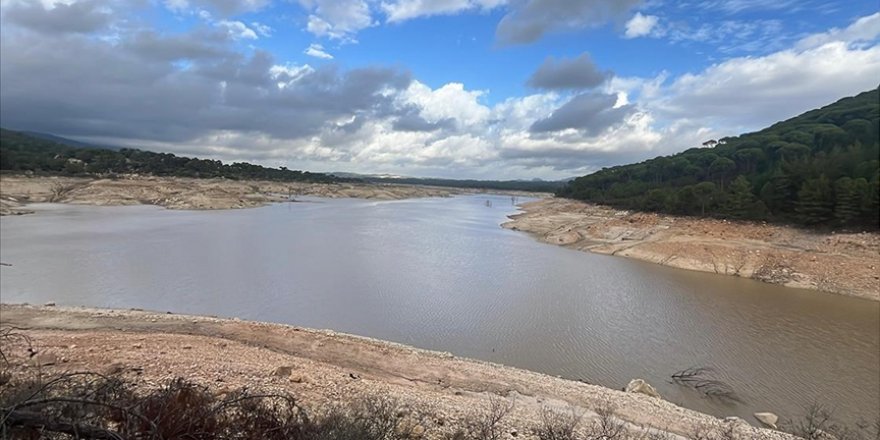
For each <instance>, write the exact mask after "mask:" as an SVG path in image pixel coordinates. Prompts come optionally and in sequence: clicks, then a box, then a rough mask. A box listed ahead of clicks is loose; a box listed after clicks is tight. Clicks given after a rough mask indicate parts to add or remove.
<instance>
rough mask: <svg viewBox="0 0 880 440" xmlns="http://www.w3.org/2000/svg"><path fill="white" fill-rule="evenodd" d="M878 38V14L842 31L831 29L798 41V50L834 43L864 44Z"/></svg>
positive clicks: (879, 14)
mask: <svg viewBox="0 0 880 440" xmlns="http://www.w3.org/2000/svg"><path fill="white" fill-rule="evenodd" d="M878 36H880V12H876V13H874V14H871V15H868V16H866V17H861V18H859V19H857V20H856V21H855V22H853V23H852V24H850V25H849V26H847V27H846V28H844V29H837V28H834V29H831V30H829V31H827V32H822V33H818V34H815V35H810V36H808V37H805V38H803V39H801V40H800V41H798V43H797V46H796V47H797V48H798V49H809V48H811V47H818V46H821V45H823V44H825V43H829V42H834V41H846V42H848V43H851V44H852V43H864V42H870V41H876V40H877V37H878Z"/></svg>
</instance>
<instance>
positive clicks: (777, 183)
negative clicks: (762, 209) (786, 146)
mask: <svg viewBox="0 0 880 440" xmlns="http://www.w3.org/2000/svg"><path fill="white" fill-rule="evenodd" d="M792 199H793V197H792V190H791V180H790V179H789V178H788V176H787V175H786V174H785V172H783V171H782V170H781V169H780V168H777V169H776V171H774V172H773V174H772V175H771V176H770V180H769V181H768V182H767V183H765V184H764V186H762V187H761V200H763V201H764V205H765V206H766V207H767V209H768V210H769V211H770V214H772V215H773V216H774V217H776V218H783V217H785V216H786V215H787V214H790V213H791V212H792V211H793V205H792Z"/></svg>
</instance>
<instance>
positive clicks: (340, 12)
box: [299, 0, 373, 41]
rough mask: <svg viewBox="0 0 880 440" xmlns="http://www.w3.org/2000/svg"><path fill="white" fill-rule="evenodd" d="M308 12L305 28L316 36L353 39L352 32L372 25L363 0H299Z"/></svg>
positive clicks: (367, 7)
mask: <svg viewBox="0 0 880 440" xmlns="http://www.w3.org/2000/svg"><path fill="white" fill-rule="evenodd" d="M299 3H300V5H302V6H303V7H304V8H305V9H306V10H307V11H308V12H309V18H308V23H307V24H306V30H307V31H309V32H311V33H312V34H314V35H315V36H318V37H327V38H332V39H337V40H342V41H354V34H356V33H357V32H358V31H360V30H361V29H365V28H368V27H370V26H372V25H373V18H372V15H371V11H370V5H369V4H368V3H367V2H366V1H365V0H299Z"/></svg>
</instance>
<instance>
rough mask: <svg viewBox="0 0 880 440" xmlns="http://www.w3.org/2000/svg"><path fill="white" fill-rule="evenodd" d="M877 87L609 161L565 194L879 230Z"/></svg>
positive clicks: (686, 211) (648, 207) (628, 205)
mask: <svg viewBox="0 0 880 440" xmlns="http://www.w3.org/2000/svg"><path fill="white" fill-rule="evenodd" d="M878 136H880V94H878V89H874V90H870V91H866V92H864V93H861V94H859V95H857V96H854V97H848V98H843V99H841V100H839V101H837V102H835V103H833V104H831V105H828V106H825V107H823V108H820V109H816V110H811V111H808V112H806V113H804V114H802V115H800V116H797V117H794V118H792V119H789V120H786V121H782V122H779V123H776V124H774V125H772V126H770V127H768V128H766V129H763V130H761V131H758V132H755V133H748V134H743V135H741V136H738V137H728V138H722V139H719V140H718V141H717V142H716V141H714V140H712V141H707V143H706V145H707V146H709V148H692V149H689V150H686V151H684V152H681V153H678V154H675V155H672V156H663V157H657V158H654V159H651V160H647V161H644V162H641V163H637V164H631V165H623V166H616V167H611V168H604V169H602V170H601V171H598V172H596V173H594V174H590V175H587V176H583V177H579V178H577V179H575V180H573V181H571V182H570V183H569V184H568V185H566V186H565V187H564V188H562V189H560V190H559V191H558V192H557V195H558V196H562V197H566V198H572V199H578V200H583V201H587V202H592V203H599V204H604V205H608V206H612V207H617V208H623V209H633V210H640V211H654V212H663V213H670V214H678V215H693V216H712V217H719V218H730V219H742V220H768V221H774V222H782V223H792V224H798V225H804V226H811V227H859V228H871V229H876V228H878V223H880V220H878V210H880V208H878V196H880V161H878V158H880V141H878Z"/></svg>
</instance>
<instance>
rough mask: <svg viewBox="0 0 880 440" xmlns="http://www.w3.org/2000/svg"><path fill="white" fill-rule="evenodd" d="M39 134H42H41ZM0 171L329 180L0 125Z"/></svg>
mask: <svg viewBox="0 0 880 440" xmlns="http://www.w3.org/2000/svg"><path fill="white" fill-rule="evenodd" d="M44 136H45V135H44ZM0 170H3V171H19V172H33V173H36V174H49V175H63V176H101V175H114V174H146V175H153V176H172V177H199V178H212V177H223V178H226V179H234V180H244V179H257V180H272V181H284V182H334V181H337V180H341V179H338V178H336V177H334V176H330V175H327V174H321V173H310V172H308V171H295V170H288V169H287V168H284V167H281V168H268V167H263V166H260V165H253V164H249V163H246V162H235V163H233V164H231V165H229V164H224V163H222V162H220V161H219V160H210V159H197V158H189V157H184V156H176V155H174V154H170V153H154V152H151V151H143V150H137V149H131V148H122V149H119V150H112V149H106V148H75V147H71V146H69V145H65V144H62V143H59V142H55V141H53V140H50V139H45V138H44V137H36V136H33V135H30V134H27V133H22V132H17V131H12V130H6V129H0Z"/></svg>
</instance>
